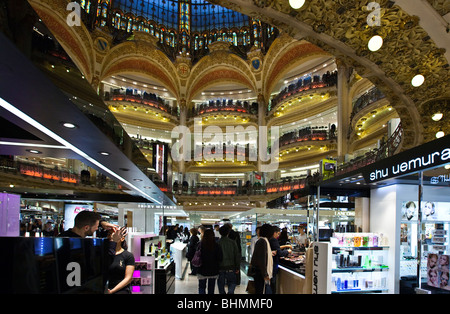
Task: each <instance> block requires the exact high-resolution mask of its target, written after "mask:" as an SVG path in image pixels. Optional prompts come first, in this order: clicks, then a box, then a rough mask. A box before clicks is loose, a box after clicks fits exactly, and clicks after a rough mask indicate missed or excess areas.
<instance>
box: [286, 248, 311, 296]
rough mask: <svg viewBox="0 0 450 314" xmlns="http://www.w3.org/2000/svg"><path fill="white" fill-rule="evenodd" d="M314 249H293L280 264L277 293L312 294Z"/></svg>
mask: <svg viewBox="0 0 450 314" xmlns="http://www.w3.org/2000/svg"><path fill="white" fill-rule="evenodd" d="M312 256H313V254H312V249H310V248H308V249H306V252H305V251H304V252H300V251H298V250H295V249H294V250H292V252H291V253H290V254H289V255H288V256H286V257H281V258H280V262H279V265H278V278H277V293H280V294H311V284H312Z"/></svg>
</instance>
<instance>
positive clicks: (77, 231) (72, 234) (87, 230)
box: [58, 210, 101, 238]
mask: <svg viewBox="0 0 450 314" xmlns="http://www.w3.org/2000/svg"><path fill="white" fill-rule="evenodd" d="M100 219H101V216H100V214H98V213H96V212H91V211H88V210H84V211H82V212H79V213H78V214H77V215H76V216H75V223H74V226H73V228H69V229H68V230H66V231H63V232H61V233H60V234H59V235H58V237H69V238H85V237H87V236H92V235H93V234H94V232H95V231H97V230H98V226H99V222H100Z"/></svg>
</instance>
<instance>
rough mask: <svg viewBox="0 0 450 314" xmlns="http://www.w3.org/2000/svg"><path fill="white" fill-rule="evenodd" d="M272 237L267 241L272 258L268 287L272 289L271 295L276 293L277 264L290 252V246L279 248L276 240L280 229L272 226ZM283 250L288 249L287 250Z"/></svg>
mask: <svg viewBox="0 0 450 314" xmlns="http://www.w3.org/2000/svg"><path fill="white" fill-rule="evenodd" d="M272 228H273V235H272V237H271V238H270V239H269V243H270V249H271V250H272V256H273V271H272V278H271V279H270V287H271V288H272V293H273V294H275V293H276V284H277V274H278V264H279V263H280V257H286V256H288V255H289V253H290V252H291V250H290V249H291V248H292V246H290V245H283V246H280V243H279V241H278V238H279V236H280V228H278V227H277V226H273V227H272ZM285 248H288V249H287V250H286V249H285Z"/></svg>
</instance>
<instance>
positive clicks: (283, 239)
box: [278, 227, 289, 245]
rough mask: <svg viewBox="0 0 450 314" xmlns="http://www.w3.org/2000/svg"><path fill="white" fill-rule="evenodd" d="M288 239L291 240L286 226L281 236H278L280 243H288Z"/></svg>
mask: <svg viewBox="0 0 450 314" xmlns="http://www.w3.org/2000/svg"><path fill="white" fill-rule="evenodd" d="M288 241H289V237H288V232H287V228H286V227H284V228H283V229H282V230H281V233H280V236H279V237H278V242H279V243H280V245H286V244H287V242H288Z"/></svg>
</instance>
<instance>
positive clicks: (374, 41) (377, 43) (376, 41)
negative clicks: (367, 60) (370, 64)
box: [368, 35, 383, 52]
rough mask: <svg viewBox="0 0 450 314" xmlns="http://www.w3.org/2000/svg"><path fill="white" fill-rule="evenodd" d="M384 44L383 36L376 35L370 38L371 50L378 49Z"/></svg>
mask: <svg viewBox="0 0 450 314" xmlns="http://www.w3.org/2000/svg"><path fill="white" fill-rule="evenodd" d="M382 46H383V38H382V37H381V36H378V35H376V36H373V37H372V38H371V39H370V40H369V44H368V47H369V50H370V51H374V52H375V51H378V50H379V49H380V48H381V47H382Z"/></svg>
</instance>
